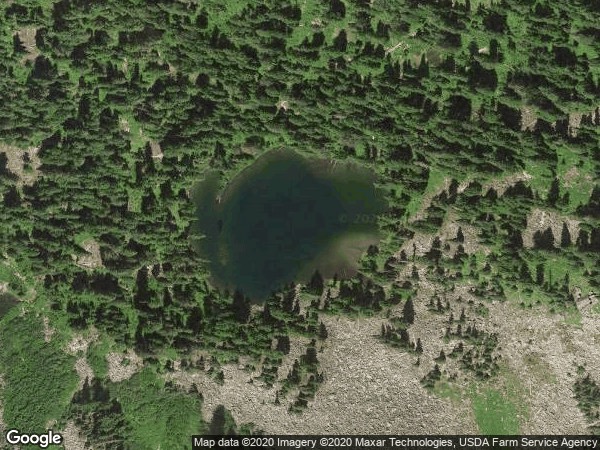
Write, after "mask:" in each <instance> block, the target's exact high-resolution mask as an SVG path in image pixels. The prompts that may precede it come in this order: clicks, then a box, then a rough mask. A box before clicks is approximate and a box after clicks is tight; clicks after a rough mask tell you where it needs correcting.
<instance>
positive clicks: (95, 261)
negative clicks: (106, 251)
mask: <svg viewBox="0 0 600 450" xmlns="http://www.w3.org/2000/svg"><path fill="white" fill-rule="evenodd" d="M81 247H82V248H83V249H84V250H85V251H86V252H87V253H86V254H85V255H80V256H74V258H75V264H77V265H78V266H79V267H82V268H84V269H96V268H98V267H103V266H104V265H103V263H102V256H101V254H100V245H99V244H98V242H96V241H95V240H94V239H87V240H85V241H83V242H82V243H81Z"/></svg>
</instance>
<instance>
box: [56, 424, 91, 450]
mask: <svg viewBox="0 0 600 450" xmlns="http://www.w3.org/2000/svg"><path fill="white" fill-rule="evenodd" d="M62 436H63V438H64V445H65V450H87V449H88V448H89V447H88V446H87V442H86V439H85V437H84V436H83V434H82V433H81V431H80V430H79V428H78V427H77V425H75V422H73V421H72V420H69V421H68V422H67V426H66V427H65V429H64V430H63V432H62Z"/></svg>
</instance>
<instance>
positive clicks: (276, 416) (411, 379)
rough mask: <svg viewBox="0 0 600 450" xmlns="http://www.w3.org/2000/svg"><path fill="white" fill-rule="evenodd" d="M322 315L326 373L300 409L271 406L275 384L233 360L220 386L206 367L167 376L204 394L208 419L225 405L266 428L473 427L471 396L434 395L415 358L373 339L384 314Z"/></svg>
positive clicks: (384, 429)
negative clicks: (454, 399) (252, 376)
mask: <svg viewBox="0 0 600 450" xmlns="http://www.w3.org/2000/svg"><path fill="white" fill-rule="evenodd" d="M323 321H324V323H325V324H326V326H327V329H328V332H329V338H328V339H327V344H326V346H325V347H324V349H323V352H321V353H319V355H318V357H319V360H320V361H321V369H322V370H323V371H324V373H325V374H326V375H325V376H326V379H325V382H324V383H323V384H322V385H321V387H320V389H319V390H318V391H317V394H316V397H315V400H314V401H313V402H311V403H310V405H309V408H308V410H306V411H305V412H304V413H303V414H300V415H296V414H289V413H288V411H287V404H285V403H283V402H282V404H281V405H275V404H274V403H273V402H274V399H275V389H274V388H273V389H266V388H264V387H260V386H257V385H256V384H251V383H248V382H247V381H248V378H249V376H248V374H247V373H245V372H242V371H240V370H239V369H238V368H237V367H235V366H232V365H229V366H224V367H223V372H224V374H225V384H224V386H219V385H218V384H217V383H215V382H214V381H212V380H211V379H210V378H209V377H208V376H207V375H206V374H204V373H189V372H185V373H184V372H178V373H174V374H169V375H168V376H169V377H171V378H172V379H174V380H175V381H176V382H177V383H178V384H180V385H182V386H184V387H186V388H187V387H189V386H190V385H191V383H196V385H197V386H198V388H199V389H200V391H201V392H202V393H203V394H204V399H205V400H204V415H205V419H206V420H210V417H211V415H212V411H213V410H214V408H216V406H217V405H219V404H223V405H225V406H226V407H227V408H228V409H229V410H230V411H231V412H232V414H233V416H234V417H235V419H236V420H237V421H238V422H255V423H256V422H257V425H258V426H259V427H260V428H262V429H264V430H265V432H267V433H282V434H283V433H292V434H294V433H295V434H299V433H304V434H308V433H371V434H372V433H386V432H389V433H392V432H393V433H409V432H411V433H427V432H431V430H438V431H439V432H442V433H452V432H459V431H463V432H468V431H471V432H475V431H476V427H475V424H474V419H473V415H472V413H471V410H470V405H469V402H468V401H465V402H462V403H460V404H458V405H457V404H456V403H450V402H449V401H447V400H441V399H438V398H436V397H434V396H433V395H431V394H430V393H429V392H427V391H426V390H424V389H423V388H422V386H421V384H420V383H419V378H420V376H419V375H420V373H418V374H417V373H415V370H416V371H417V372H420V371H426V370H425V368H416V367H415V366H414V365H413V363H414V357H413V356H411V355H408V354H406V353H404V352H401V351H398V350H397V349H393V348H390V347H389V346H387V345H385V344H383V343H381V342H380V341H379V340H378V339H377V337H376V335H377V334H378V333H379V329H380V326H381V323H382V319H381V318H369V319H360V320H354V319H349V318H346V317H324V318H323ZM301 348H302V346H298V349H301ZM294 357H296V356H295V355H292V356H291V357H290V358H289V360H292V361H293V359H294ZM281 373H282V375H283V374H286V372H285V370H282V371H281Z"/></svg>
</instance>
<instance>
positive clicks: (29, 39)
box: [17, 27, 40, 62]
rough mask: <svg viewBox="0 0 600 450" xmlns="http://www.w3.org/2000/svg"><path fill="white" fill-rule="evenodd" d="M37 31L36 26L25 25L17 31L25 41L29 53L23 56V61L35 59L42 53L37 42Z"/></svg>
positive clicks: (23, 41) (22, 40) (24, 44)
mask: <svg viewBox="0 0 600 450" xmlns="http://www.w3.org/2000/svg"><path fill="white" fill-rule="evenodd" d="M36 32H37V29H36V28H34V27H25V28H21V29H20V30H19V31H17V34H18V35H19V39H20V40H21V42H22V43H23V46H24V47H25V51H26V52H27V54H26V55H25V56H24V57H23V60H22V62H27V61H33V60H35V58H37V57H38V55H39V54H40V52H39V50H38V48H37V45H36V43H35V35H36Z"/></svg>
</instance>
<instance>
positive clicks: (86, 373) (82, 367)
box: [75, 356, 94, 389]
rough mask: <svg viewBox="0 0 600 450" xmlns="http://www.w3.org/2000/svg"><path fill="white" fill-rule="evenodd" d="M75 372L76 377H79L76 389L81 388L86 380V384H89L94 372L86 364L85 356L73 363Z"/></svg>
mask: <svg viewBox="0 0 600 450" xmlns="http://www.w3.org/2000/svg"><path fill="white" fill-rule="evenodd" d="M75 371H76V372H77V375H79V383H78V389H81V388H82V387H83V385H84V383H85V380H86V379H87V380H88V382H91V381H92V380H93V378H94V371H93V370H92V368H91V367H90V365H89V364H88V362H87V359H86V358H85V356H82V357H80V358H79V359H77V361H75Z"/></svg>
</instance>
